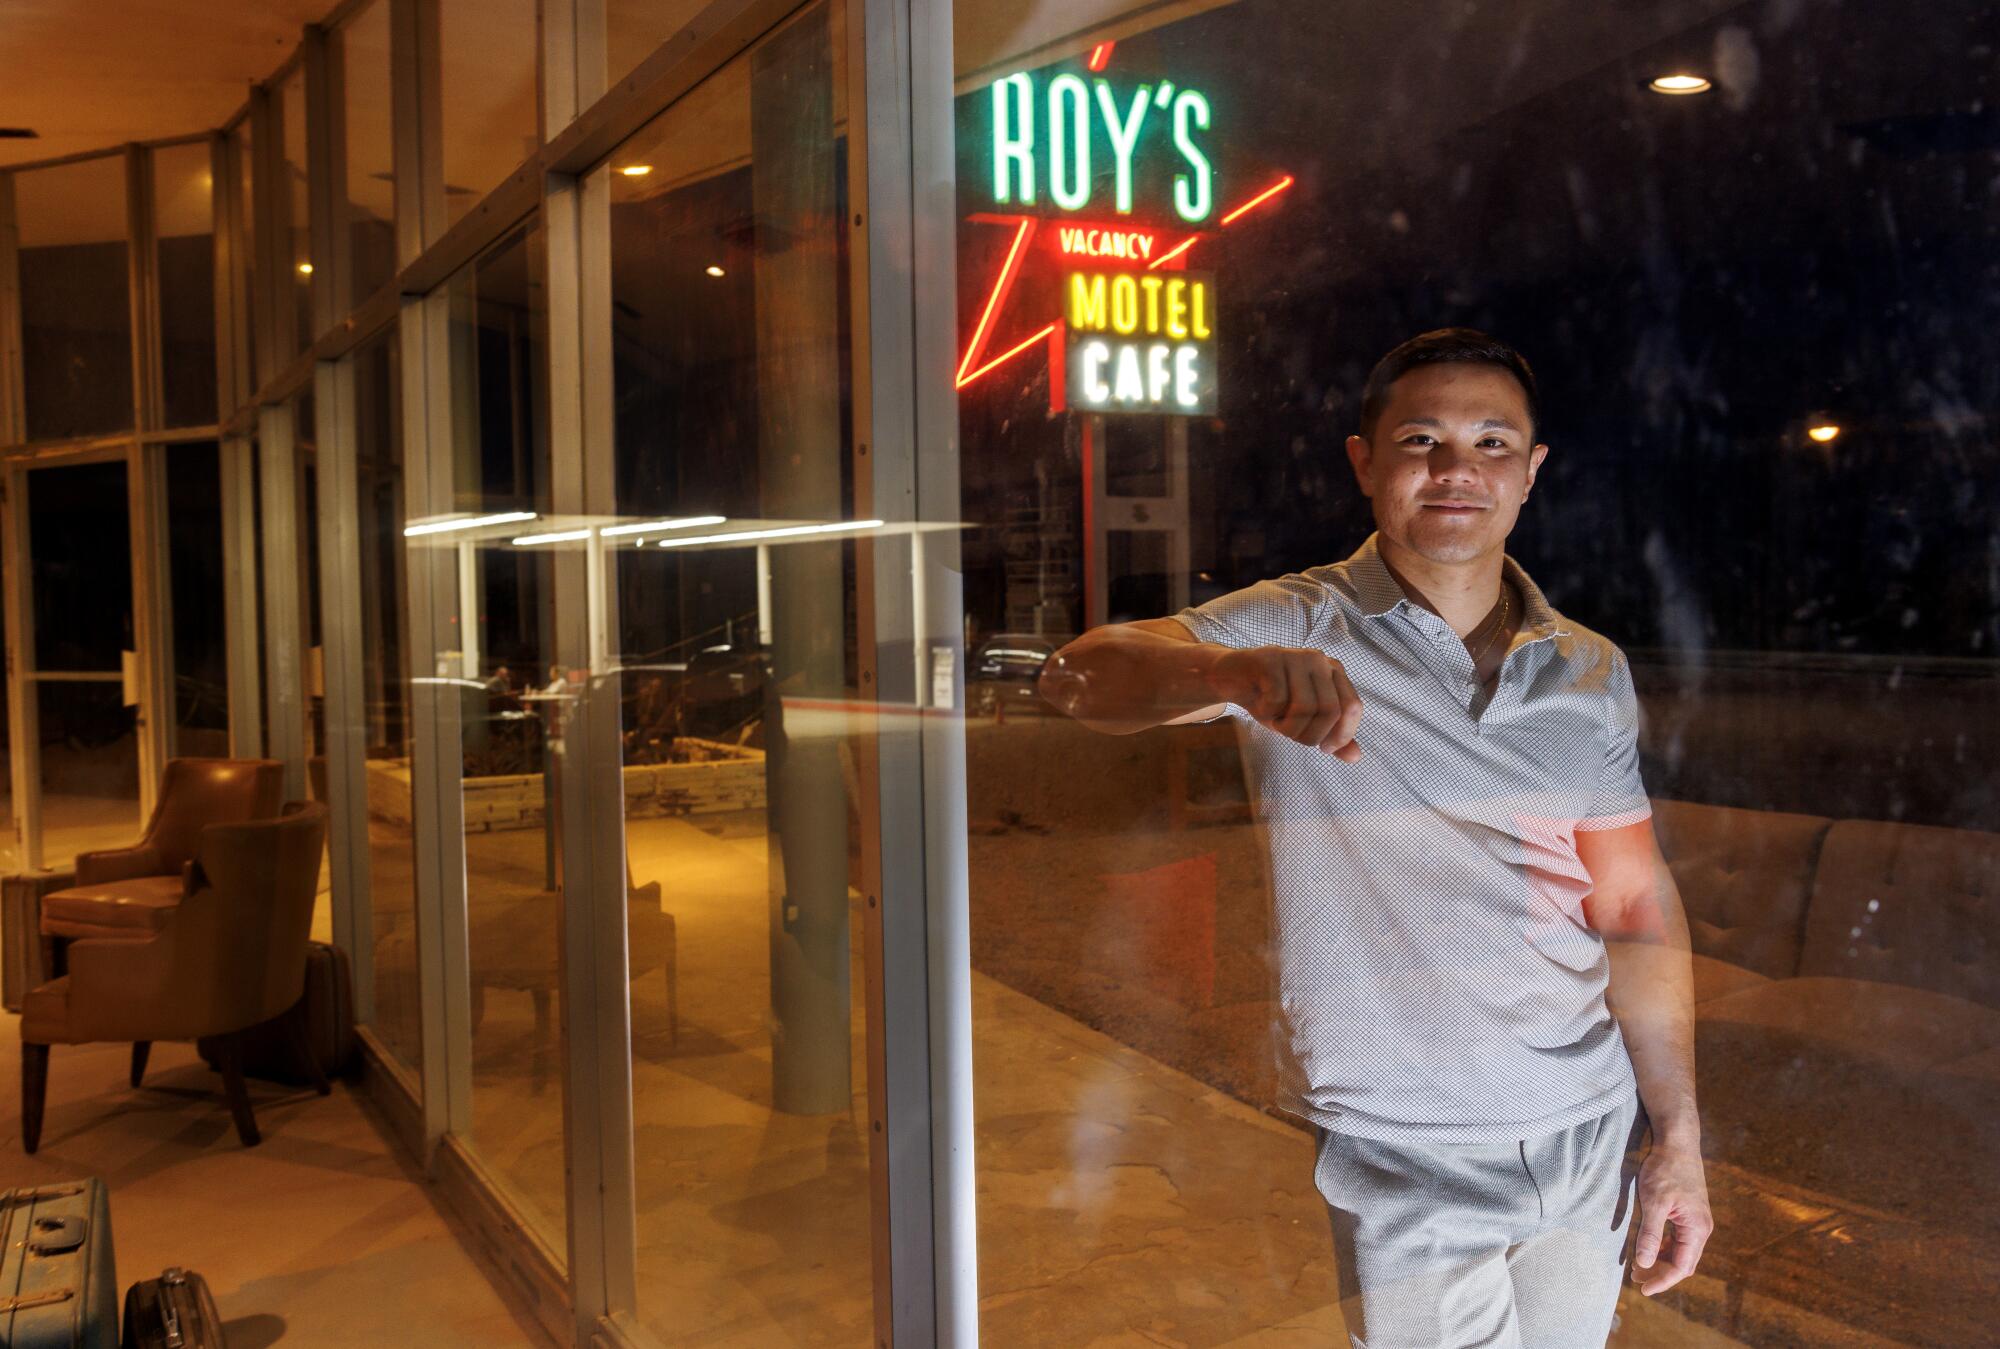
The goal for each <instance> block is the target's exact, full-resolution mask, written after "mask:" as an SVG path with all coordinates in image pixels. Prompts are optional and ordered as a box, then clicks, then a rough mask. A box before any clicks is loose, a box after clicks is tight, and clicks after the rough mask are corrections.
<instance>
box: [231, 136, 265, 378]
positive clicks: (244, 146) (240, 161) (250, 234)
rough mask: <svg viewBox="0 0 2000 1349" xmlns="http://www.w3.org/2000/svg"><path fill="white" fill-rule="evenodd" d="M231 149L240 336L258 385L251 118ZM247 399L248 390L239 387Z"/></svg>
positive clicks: (254, 200) (254, 183)
mask: <svg viewBox="0 0 2000 1349" xmlns="http://www.w3.org/2000/svg"><path fill="white" fill-rule="evenodd" d="M229 141H230V153H232V154H233V155H235V156H236V167H237V175H238V178H239V181H240V183H241V186H242V192H241V194H240V199H239V201H238V203H237V204H238V206H239V208H240V211H239V214H240V217H241V218H240V219H239V220H238V221H237V223H236V228H237V237H238V239H239V240H240V241H241V243H242V247H241V248H240V249H239V250H237V252H238V259H237V263H236V265H237V267H239V268H240V269H241V271H242V277H241V283H242V294H243V295H244V297H245V299H244V302H243V304H242V309H241V312H240V314H239V316H238V317H239V319H240V322H239V323H238V325H237V340H238V341H239V342H240V343H242V346H243V351H244V353H245V359H246V364H245V367H244V368H245V369H247V370H248V371H249V373H250V386H251V389H252V390H254V389H255V388H256V386H257V360H258V352H257V304H256V300H255V298H254V297H255V296H256V294H257V287H258V285H259V284H260V283H259V281H258V269H257V189H256V169H255V165H256V154H255V152H254V148H253V146H252V144H251V135H250V119H249V118H247V117H246V118H244V119H243V120H242V121H241V122H240V123H238V124H237V127H236V129H235V130H234V131H232V132H230V133H229ZM238 392H239V394H241V396H242V398H243V399H244V400H245V401H247V400H248V398H249V393H248V392H247V391H243V390H239V391H238Z"/></svg>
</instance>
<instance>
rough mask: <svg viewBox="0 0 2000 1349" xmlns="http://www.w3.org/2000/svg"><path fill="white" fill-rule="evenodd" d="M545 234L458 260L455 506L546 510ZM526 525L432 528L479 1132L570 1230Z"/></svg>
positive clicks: (474, 512) (547, 1225)
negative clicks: (443, 621) (458, 812)
mask: <svg viewBox="0 0 2000 1349" xmlns="http://www.w3.org/2000/svg"><path fill="white" fill-rule="evenodd" d="M541 249H542V236H541V232H540V230H539V228H538V227H536V228H530V229H527V230H524V231H522V232H519V233H516V234H515V235H513V236H512V237H511V238H509V239H507V240H506V241H504V242H503V243H501V244H499V245H497V246H496V247H495V248H493V249H492V250H490V251H489V252H487V253H486V254H484V255H483V256H482V257H480V258H479V260H478V261H477V262H475V263H473V264H472V265H471V266H468V267H466V268H465V269H463V270H462V271H460V272H458V273H457V274H456V275H454V276H453V277H452V279H451V281H450V282H449V283H448V285H449V293H450V296H451V313H452V328H451V356H452V361H451V380H452V387H453V390H454V396H453V399H452V407H453V422H452V454H453V463H454V471H453V480H454V482H456V484H457V485H458V491H457V495H456V499H455V502H454V505H455V506H456V507H457V510H458V512H459V513H461V514H464V515H466V516H469V517H482V516H491V515H504V514H508V513H514V512H519V513H522V514H527V513H531V512H532V513H538V514H546V512H547V510H548V507H549V473H548V441H547V435H546V431H545V429H544V428H545V425H546V420H547V419H546V414H545V412H544V407H543V405H544V402H545V394H544V392H543V388H542V383H541V381H542V371H543V368H544V367H543V355H542V353H543V350H544V346H543V334H542V331H541V325H542V323H543V322H544V315H543V310H542V275H543V272H544V269H545V262H544V259H543V256H542V252H541ZM525 529H526V526H524V525H521V524H512V523H510V524H502V525H495V526H486V527H481V528H470V529H458V530H446V531H443V532H438V533H431V534H426V535H422V536H420V537H418V538H416V539H413V540H412V541H411V546H412V547H425V548H432V549H436V550H439V551H441V552H443V553H444V554H446V556H448V557H449V558H450V559H451V569H452V570H453V571H455V573H456V575H457V577H458V578H459V584H460V586H461V587H463V588H464V589H463V592H462V594H461V601H460V605H459V613H460V616H461V623H462V628H461V633H460V642H461V646H460V649H459V650H458V651H456V652H450V653H446V656H445V659H446V660H447V661H448V662H450V670H451V675H452V679H453V682H452V684H451V685H449V686H448V687H450V688H453V689H455V690H456V693H457V697H458V716H459V726H460V732H461V745H460V750H461V756H462V757H461V764H462V771H463V774H464V786H463V791H464V810H465V873H466V906H467V920H466V927H467V935H468V938H469V940H470V943H471V981H472V1138H473V1142H474V1143H476V1144H477V1145H478V1148H479V1151H480V1153H481V1155H482V1156H484V1157H485V1159H486V1161H487V1163H488V1165H489V1166H491V1167H492V1168H493V1170H494V1172H495V1173H496V1174H497V1175H498V1176H499V1177H500V1178H501V1180H502V1181H503V1182H504V1183H505V1184H506V1185H507V1186H508V1187H509V1188H510V1189H511V1190H512V1191H513V1192H514V1194H515V1196H516V1198H517V1199H518V1200H519V1201H520V1203H521V1204H522V1206H523V1207H524V1209H525V1210H526V1211H527V1212H528V1213H529V1214H530V1215H531V1216H532V1218H533V1220H534V1221H535V1222H536V1223H537V1224H538V1225H539V1226H540V1227H541V1229H542V1232H543V1235H544V1237H545V1238H546V1239H548V1240H549V1241H550V1242H551V1244H553V1245H554V1246H556V1247H557V1248H558V1249H560V1248H561V1247H562V1239H563V1222H564V1213H565V1210H566V1205H567V1199H566V1196H565V1193H564V1190H563V1174H564V1172H563V1156H564V1153H563V1110H562V1085H561V1080H560V1076H559V1074H560V1066H561V1064H562V1061H563V1047H562V1029H561V1020H560V1018H559V1016H558V1011H559V1009H558V1007H557V1004H556V999H557V997H558V991H559V988H560V984H561V969H560V965H559V960H558V953H559V951H560V950H561V929H562V905H563V894H562V890H561V888H560V885H559V881H558V877H557V869H556V854H555V837H556V836H555V820H554V819H553V818H552V816H553V797H552V795H551V783H550V780H549V776H548V773H549V753H550V749H551V747H552V744H553V743H554V741H555V738H556V737H559V736H560V734H561V730H562V723H561V717H562V712H561V708H562V706H563V703H562V700H561V699H560V698H559V697H558V696H556V694H555V693H554V692H552V691H551V687H550V686H551V685H552V683H553V682H554V680H553V677H552V675H553V670H552V661H553V654H554V645H553V632H552V620H553V613H552V610H551V603H552V599H553V596H552V582H553V573H552V570H551V568H552V560H551V557H550V555H549V553H548V552H547V551H546V550H536V549H532V548H521V547H516V546H515V545H514V543H513V542H512V541H513V539H514V538H515V537H516V536H519V535H521V534H522V533H523V532H524V530H525Z"/></svg>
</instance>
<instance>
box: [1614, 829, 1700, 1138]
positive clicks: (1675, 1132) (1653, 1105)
mask: <svg viewBox="0 0 2000 1349" xmlns="http://www.w3.org/2000/svg"><path fill="white" fill-rule="evenodd" d="M1604 937H1605V942H1606V946H1607V949H1608V951H1609V953H1610V958H1611V982H1610V987H1609V989H1608V990H1607V993H1606V999H1607V1001H1608V1002H1609V1003H1610V1005H1611V1010H1612V1012H1613V1014H1614V1015H1616V1016H1617V1018H1618V1024H1619V1027H1620V1029H1621V1030H1622V1031H1623V1032H1624V1035H1625V1046H1626V1048H1627V1050H1628V1051H1630V1053H1631V1055H1632V1072H1633V1076H1635V1077H1636V1078H1637V1079H1638V1082H1639V1099H1640V1100H1641V1101H1642V1102H1644V1103H1645V1106H1646V1114H1647V1116H1648V1117H1649V1118H1650V1119H1651V1120H1652V1122H1653V1136H1654V1139H1655V1141H1656V1142H1659V1143H1663V1144H1666V1145H1668V1146H1686V1147H1690V1148H1695V1149H1699V1148H1700V1146H1701V1119H1700V1116H1699V1115H1698V1114H1697V1113H1696V1109H1695V1085H1694V971H1693V962H1692V960H1691V959H1690V957H1689V943H1688V927H1687V917H1686V915H1685V914H1684V913H1683V912H1682V910H1681V902H1680V894H1679V893H1678V891H1676V889H1675V888H1674V882H1673V877H1672V875H1671V873H1669V872H1667V870H1666V868H1665V867H1664V866H1662V867H1661V868H1660V869H1659V876H1658V878H1657V881H1656V884H1655V885H1654V886H1653V888H1652V893H1651V894H1650V895H1647V896H1645V897H1643V898H1641V899H1638V900H1636V901H1634V902H1633V903H1632V904H1630V905H1628V906H1626V907H1625V909H1624V910H1623V912H1622V913H1621V914H1620V916H1619V920H1618V921H1617V922H1616V923H1615V925H1612V926H1611V927H1610V930H1607V931H1606V932H1605V933H1604Z"/></svg>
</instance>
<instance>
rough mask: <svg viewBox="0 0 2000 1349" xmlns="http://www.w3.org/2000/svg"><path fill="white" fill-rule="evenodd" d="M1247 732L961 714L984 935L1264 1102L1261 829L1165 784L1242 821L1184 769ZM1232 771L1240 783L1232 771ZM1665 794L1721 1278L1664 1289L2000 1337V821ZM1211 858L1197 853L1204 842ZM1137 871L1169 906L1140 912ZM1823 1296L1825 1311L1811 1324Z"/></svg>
mask: <svg viewBox="0 0 2000 1349" xmlns="http://www.w3.org/2000/svg"><path fill="white" fill-rule="evenodd" d="M1232 745H1233V741H1232V739H1231V736H1230V733H1229V732H1228V731H1227V728H1226V727H1225V728H1222V729H1221V730H1220V731H1218V729H1217V728H1201V727H1172V728H1163V729H1161V730H1159V731H1154V732H1148V733H1146V734H1144V735H1136V736H1118V737H1111V736H1098V735H1094V734H1093V733H1091V732H1089V731H1087V730H1084V729H1083V728H1081V727H1078V726H1076V725H1074V723H1068V722H1064V721H1062V720H1060V719H1057V718H1049V719H1046V720H1043V721H1039V722H1034V723H1028V722H1021V723H1010V724H1009V725H1007V726H1005V727H1001V728H986V727H979V726H976V725H975V726H970V727H968V787H969V798H970V799H969V801H968V805H969V807H970V823H971V826H972V834H973V837H972V839H971V856H970V863H971V873H972V874H971V882H972V937H973V961H974V964H975V966H976V967H977V968H979V969H980V970H981V972H982V973H985V974H989V975H991V976H993V977H995V978H997V979H999V980H1001V981H1002V982H1004V983H1008V984H1010V985H1012V986H1014V987H1016V988H1019V989H1021V990H1022V991H1024V992H1026V993H1028V994H1030V995H1031V996H1034V997H1036V998H1038V999H1040V1000H1042V1001H1044V1002H1047V1003H1049V1004H1050V1005H1052V1006H1055V1007H1057V1008H1059V1009H1061V1010H1062V1011H1064V1012H1066V1013H1068V1014H1069V1015H1071V1016H1074V1017H1077V1018H1078V1019H1079V1020H1082V1021H1084V1022H1086V1023H1087V1024H1089V1025H1092V1026H1094V1027H1096V1028H1098V1029H1099V1030H1102V1031H1104V1032H1105V1033H1107V1034H1109V1035H1111V1036H1113V1037H1114V1038H1116V1039H1118V1040H1120V1041H1122V1042H1124V1043H1126V1044H1128V1045H1131V1046H1133V1047H1134V1048H1136V1049H1139V1050H1141V1051H1143V1052H1144V1053H1146V1054H1148V1055H1150V1056H1152V1057H1154V1058H1156V1059H1158V1060H1160V1061H1162V1062H1165V1063H1168V1064H1171V1065H1172V1066H1174V1067H1176V1068H1179V1069H1181V1070H1182V1071H1184V1072H1186V1073H1188V1074H1190V1075H1192V1076H1194V1077H1196V1078H1198V1079H1200V1080H1202V1081H1204V1082H1206V1083H1208V1084H1210V1085H1212V1086H1214V1087H1217V1088H1220V1089H1221V1090H1223V1091H1226V1092H1228V1093H1230V1094H1231V1095H1234V1096H1236V1097H1238V1098H1239V1099H1242V1100H1245V1101H1248V1102H1250V1103H1252V1104H1254V1105H1258V1106H1260V1107H1265V1106H1268V1105H1269V1103H1270V1102H1271V1101H1272V1100H1273V1098H1274V1091H1275V1086H1276V1084H1275V1080H1274V1076H1273V1059H1274V1053H1273V1047H1272V1043H1271V1035H1272V1028H1273V1026H1274V1025H1275V1021H1276V1018H1275V1016H1274V1005H1273V1003H1272V1001H1271V988H1270V971H1269V968H1268V962H1267V955H1268V945H1269V940H1270V932H1269V928H1268V919H1267V914H1266V912H1265V910H1266V908H1267V906H1266V905H1264V904H1263V903H1261V902H1260V900H1259V896H1261V895H1262V893H1263V892H1264V890H1265V887H1266V884H1267V881H1266V876H1265V870H1264V866H1263V861H1262V857H1261V852H1260V849H1259V846H1258V843H1257V841H1256V838H1255V836H1254V831H1253V830H1252V828H1251V827H1250V826H1249V825H1248V823H1247V810H1244V811H1240V812H1239V813H1238V815H1237V816H1235V817H1234V819H1235V821H1236V822H1233V823H1223V824H1220V825H1219V826H1213V825H1211V826H1207V827H1204V826H1191V827H1177V826H1184V825H1186V824H1187V821H1188V819H1189V815H1190V812H1188V811H1186V810H1183V809H1180V808H1179V807H1180V806H1181V805H1184V804H1188V803H1182V802H1177V801H1175V800H1174V799H1172V798H1173V797H1174V796H1175V793H1176V792H1179V791H1182V790H1185V791H1187V792H1188V793H1189V794H1190V795H1191V796H1198V795H1200V794H1202V793H1203V792H1206V793H1207V794H1208V797H1209V799H1208V800H1205V801H1200V802H1195V803H1194V804H1196V805H1198V806H1199V807H1200V809H1199V810H1198V811H1196V812H1194V817H1195V818H1198V819H1203V820H1223V819H1227V818H1230V817H1227V816H1226V815H1223V814H1220V813H1218V811H1217V808H1216V806H1215V802H1217V801H1224V800H1226V799H1227V798H1228V797H1229V795H1230V792H1229V790H1228V788H1229V786H1230V784H1227V783H1220V782H1219V781H1218V780H1216V779H1217V778H1218V775H1216V774H1213V773H1211V774H1209V775H1208V776H1207V779H1204V775H1203V774H1202V773H1201V772H1190V771H1189V767H1188V766H1189V765H1190V764H1193V765H1196V766H1197V767H1198V766H1199V764H1200V763H1201V762H1202V760H1203V757H1204V756H1207V757H1208V758H1209V759H1215V757H1216V752H1217V751H1218V750H1220V751H1222V754H1223V760H1226V759H1228V758H1231V757H1233V755H1231V754H1230V753H1229V749H1230V747H1231V746H1232ZM1177 758H1178V759H1179V760H1181V762H1180V763H1178V764H1177V763H1176V759H1177ZM1217 762H1222V760H1218V761H1217ZM1214 766H1215V764H1213V763H1212V764H1211V765H1210V767H1214ZM1221 776H1226V774H1223V775H1221ZM1234 789H1235V799H1236V800H1237V801H1238V802H1240V801H1241V778H1240V774H1239V775H1238V776H1237V777H1236V780H1235V783H1234ZM1653 808H1654V828H1655V831H1656V833H1657V835H1658V837H1659V840H1660V844H1661V849H1662V852H1663V853H1664V854H1665V856H1666V858H1667V860H1668V864H1669V866H1670V867H1671V868H1672V870H1673V872H1674V876H1675V879H1676V882H1677V884H1678V886H1679V889H1680V892H1681V897H1682V900H1683V903H1684V905H1685V906H1686V909H1687V914H1688V920H1689V926H1690V932H1691V936H1692V944H1693V948H1694V976H1695V999H1696V1004H1697V1005H1696V1036H1697V1043H1696V1051H1697V1072H1698V1074H1699V1090H1700V1099H1701V1103H1702V1118H1703V1126H1704V1150H1705V1152H1706V1153H1707V1155H1708V1158H1709V1161H1710V1168H1711V1169H1710V1185H1711V1191H1712V1195H1713V1198H1714V1201H1715V1204H1716V1209H1717V1216H1718V1221H1719V1223H1720V1225H1721V1226H1720V1229H1719V1231H1718V1235H1717V1239H1716V1241H1715V1243H1714V1244H1712V1245H1711V1247H1710V1254H1709V1257H1708V1258H1706V1259H1705V1260H1704V1262H1703V1271H1704V1276H1705V1277H1704V1279H1702V1280H1697V1281H1695V1284H1694V1285H1690V1286H1686V1287H1685V1288H1684V1290H1682V1291H1680V1292H1678V1293H1677V1294H1675V1295H1674V1296H1676V1297H1678V1298H1680V1299H1681V1300H1683V1301H1685V1302H1687V1303H1688V1304H1689V1305H1688V1306H1687V1307H1686V1310H1687V1312H1688V1314H1690V1315H1691V1316H1693V1317H1695V1318H1696V1319H1698V1320H1701V1321H1704V1322H1707V1323H1709V1324H1712V1325H1715V1326H1717V1327H1718V1328H1720V1329H1723V1330H1724V1331H1725V1332H1728V1333H1732V1334H1733V1335H1734V1336H1735V1337H1736V1338H1739V1339H1742V1340H1743V1341H1745V1342H1748V1343H1797V1342H1803V1343H1835V1342H1839V1343H1848V1342H1850V1339H1849V1338H1848V1332H1849V1331H1853V1332H1856V1333H1857V1334H1859V1335H1860V1338H1855V1339H1852V1340H1851V1342H1853V1343H1857V1344H1858V1343H1879V1342H1882V1341H1880V1340H1875V1339H1869V1338H1867V1337H1868V1336H1869V1335H1871V1334H1872V1335H1877V1336H1882V1337H1885V1338H1886V1339H1887V1340H1889V1341H1891V1342H1896V1343H1923V1344H1932V1343H1934V1344H1968V1343H1987V1342H1991V1340H1990V1338H1989V1335H1988V1329H1987V1328H1986V1327H1987V1322H1988V1320H1990V1317H1989V1316H1988V1314H1987V1312H1986V1310H1985V1301H1986V1299H1987V1297H1988V1290H1990V1289H1991V1287H1993V1286H1994V1285H1995V1284H1996V1283H2000V1218H1996V1215H2000V962H1996V960H1995V955H1996V952H1995V950H1994V947H1995V945H1996V944H2000V834H1994V833H1987V832H1982V831H1975V830H1964V829H1944V828H1936V827H1931V826H1926V825H1915V824H1899V823H1892V822H1885V821H1876V820H1852V819H1843V820H1835V819H1830V818H1827V817H1825V816H1814V815H1801V814H1791V813H1786V812H1782V811H1765V810H1747V809H1738V808H1734V807H1726V806H1714V805H1707V804H1703V803H1699V802H1692V801H1673V800H1664V799H1659V798H1655V799H1654V802H1653ZM1204 859H1205V860H1206V861H1207V862H1208V863H1209V865H1210V868H1211V870H1210V871H1208V872H1204V871H1201V870H1199V869H1191V868H1190V865H1189V864H1190V863H1195V862H1197V861H1201V860H1204ZM1184 873H1185V874H1184ZM1205 874H1213V876H1214V880H1213V882H1212V883H1213V886H1214V897H1213V901H1212V905H1213V912H1212V914H1202V913H1198V912H1195V911H1193V909H1191V908H1190V896H1189V893H1188V889H1189V887H1188V878H1189V877H1191V876H1195V875H1205ZM1149 892H1152V893H1157V894H1159V895H1160V896H1161V897H1162V899H1161V902H1159V903H1156V904H1153V905H1151V906H1150V907H1148V906H1146V905H1144V904H1140V905H1138V907H1137V908H1135V907H1134V900H1133V897H1134V895H1138V896H1144V895H1146V894H1147V893H1149ZM1142 911H1143V912H1142ZM1142 920H1143V921H1146V922H1149V923H1152V924H1154V925H1155V926H1156V927H1157V928H1158V929H1159V930H1160V934H1164V933H1165V932H1167V931H1168V930H1169V929H1171V930H1173V931H1177V932H1188V933H1196V934H1199V936H1200V938H1201V940H1202V941H1204V942H1212V943H1213V955H1212V959H1213V962H1214V967H1213V970H1212V971H1196V972H1194V974H1193V976H1192V977H1189V976H1188V974H1187V972H1186V971H1184V970H1182V969H1181V968H1179V967H1180V966H1182V965H1184V964H1185V961H1184V960H1181V959H1179V958H1178V957H1177V958H1176V959H1174V960H1171V961H1162V960H1160V959H1158V958H1157V952H1155V953H1154V954H1153V955H1148V954H1147V950H1149V949H1151V948H1146V949H1138V948H1139V947H1144V943H1139V944H1137V946H1135V943H1134V942H1133V941H1132V940H1130V939H1129V938H1127V937H1124V936H1121V934H1120V932H1118V931H1116V930H1114V929H1117V928H1120V927H1129V926H1131V925H1134V924H1136V923H1139V922H1141V921H1142ZM1156 935H1159V934H1156ZM1162 939H1164V937H1163V938H1162ZM1157 945H1158V942H1157V941H1155V942H1154V943H1153V946H1154V947H1157ZM1703 1298H1707V1299H1708V1302H1707V1303H1706V1305H1697V1304H1699V1303H1700V1302H1701V1299H1703ZM1815 1316H1817V1317H1823V1318H1826V1320H1825V1323H1824V1325H1822V1326H1821V1327H1820V1328H1819V1329H1817V1330H1814V1329H1810V1328H1807V1329H1802V1328H1801V1325H1802V1323H1801V1321H1800V1319H1799V1318H1800V1317H1808V1318H1809V1317H1815ZM1836 1332H1837V1333H1836Z"/></svg>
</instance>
